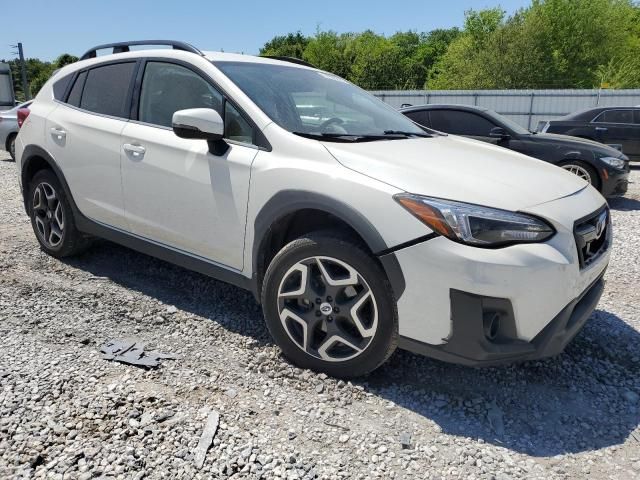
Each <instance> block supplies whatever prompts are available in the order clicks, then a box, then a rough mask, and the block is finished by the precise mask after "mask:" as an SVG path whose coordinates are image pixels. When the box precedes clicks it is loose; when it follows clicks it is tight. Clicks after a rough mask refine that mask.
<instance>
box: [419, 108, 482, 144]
mask: <svg viewBox="0 0 640 480" xmlns="http://www.w3.org/2000/svg"><path fill="white" fill-rule="evenodd" d="M430 117H431V127H432V128H434V129H436V130H440V131H441V132H445V133H452V134H454V135H469V136H473V137H488V136H489V132H491V129H492V128H494V127H495V125H494V124H493V123H492V122H490V121H489V120H487V119H486V118H484V117H481V116H480V115H478V114H475V113H472V112H461V111H456V110H431V112H430Z"/></svg>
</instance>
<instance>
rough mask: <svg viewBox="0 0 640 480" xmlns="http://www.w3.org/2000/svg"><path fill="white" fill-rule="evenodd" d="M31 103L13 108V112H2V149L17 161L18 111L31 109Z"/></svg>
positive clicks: (0, 115)
mask: <svg viewBox="0 0 640 480" xmlns="http://www.w3.org/2000/svg"><path fill="white" fill-rule="evenodd" d="M29 105H31V101H29V102H25V103H21V104H20V105H17V106H15V107H13V108H12V109H11V110H5V111H3V112H0V149H4V150H6V151H7V152H9V153H10V154H11V158H13V159H14V160H15V158H16V149H15V140H16V137H17V136H18V128H19V127H18V110H19V109H21V108H29Z"/></svg>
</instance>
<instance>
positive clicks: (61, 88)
mask: <svg viewBox="0 0 640 480" xmlns="http://www.w3.org/2000/svg"><path fill="white" fill-rule="evenodd" d="M72 78H73V73H70V74H69V75H65V76H64V77H62V78H61V79H60V80H58V81H56V83H54V84H53V98H55V99H56V100H62V97H64V94H65V92H66V91H67V87H68V86H69V83H70V82H71V79H72Z"/></svg>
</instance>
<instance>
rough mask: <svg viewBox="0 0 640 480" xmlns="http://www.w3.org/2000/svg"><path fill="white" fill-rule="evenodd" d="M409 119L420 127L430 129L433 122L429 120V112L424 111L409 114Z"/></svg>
mask: <svg viewBox="0 0 640 480" xmlns="http://www.w3.org/2000/svg"><path fill="white" fill-rule="evenodd" d="M406 115H407V117H409V118H410V119H411V120H413V121H414V122H416V123H417V124H418V125H422V126H423V127H430V126H431V120H430V119H429V111H428V110H422V111H418V112H407V113H406Z"/></svg>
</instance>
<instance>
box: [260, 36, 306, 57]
mask: <svg viewBox="0 0 640 480" xmlns="http://www.w3.org/2000/svg"><path fill="white" fill-rule="evenodd" d="M308 44H309V37H305V36H304V35H303V34H302V32H300V31H297V32H296V33H288V34H287V35H280V36H276V37H273V38H272V39H271V40H269V41H268V42H267V43H265V44H264V47H262V48H261V49H260V55H269V56H275V57H294V58H300V59H302V57H303V55H304V51H305V49H306V48H307V45H308Z"/></svg>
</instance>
